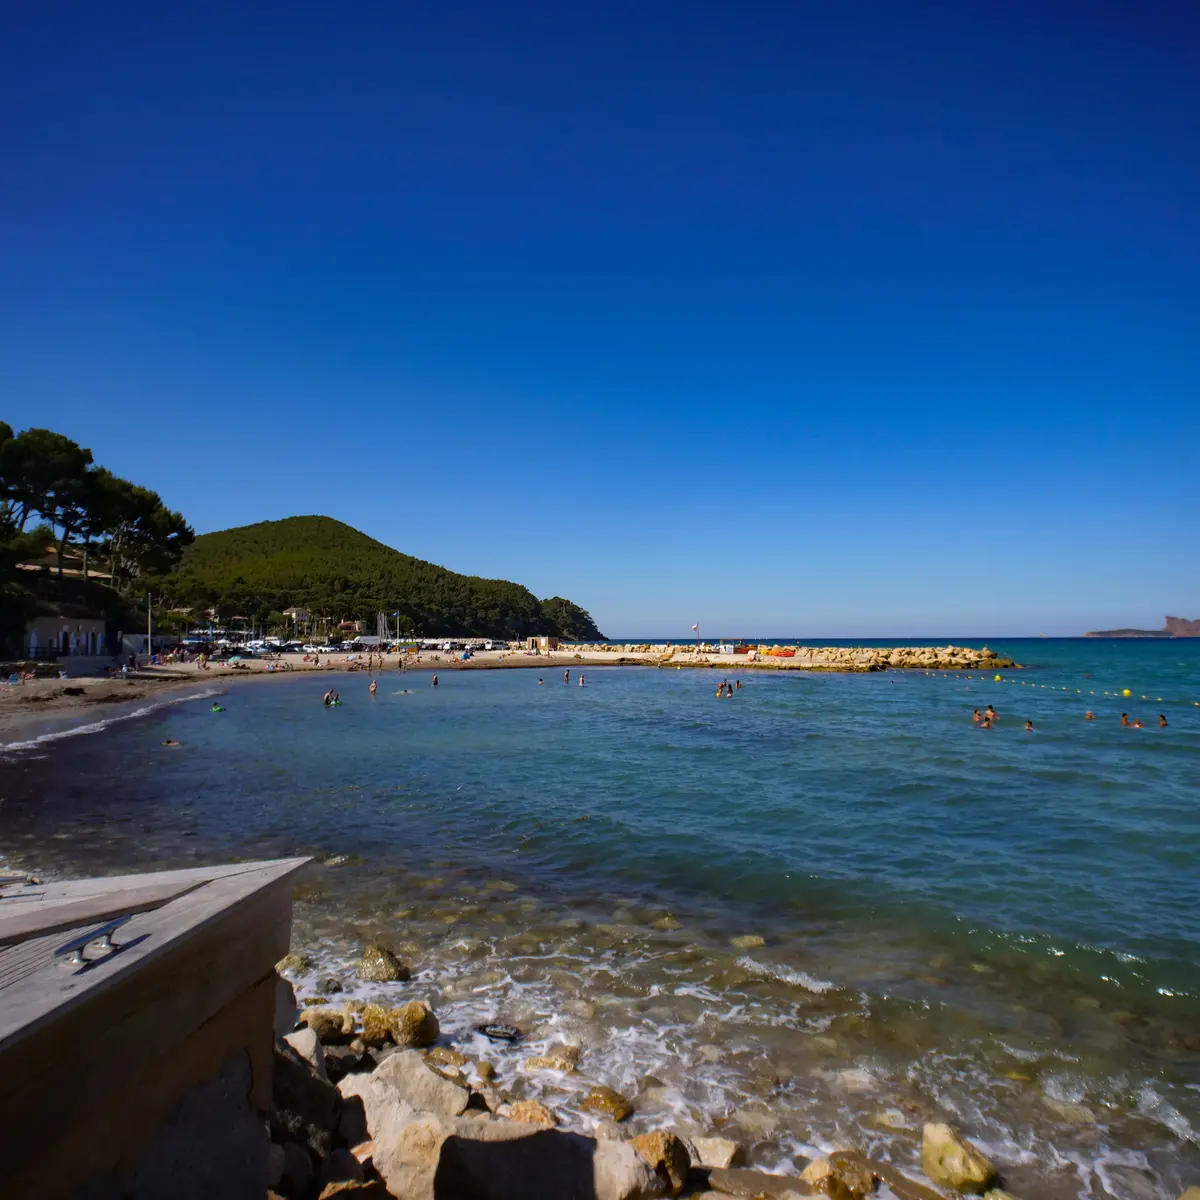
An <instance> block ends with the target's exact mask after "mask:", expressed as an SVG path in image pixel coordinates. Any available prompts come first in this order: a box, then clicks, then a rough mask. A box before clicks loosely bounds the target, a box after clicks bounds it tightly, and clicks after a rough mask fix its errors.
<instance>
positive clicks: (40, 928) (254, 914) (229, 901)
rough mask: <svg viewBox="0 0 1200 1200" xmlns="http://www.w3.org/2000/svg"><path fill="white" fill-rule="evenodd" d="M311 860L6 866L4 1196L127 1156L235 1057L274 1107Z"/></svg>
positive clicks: (106, 1168) (119, 1165) (0, 956)
mask: <svg viewBox="0 0 1200 1200" xmlns="http://www.w3.org/2000/svg"><path fill="white" fill-rule="evenodd" d="M307 861H308V860H307V859H303V858H293V859H280V860H275V861H269V862H252V863H239V864H234V865H228V866H220V867H201V868H196V869H191V870H185V871H167V872H159V873H155V874H151V875H126V876H117V877H110V878H104V879H87V880H78V881H72V882H68V883H49V884H37V885H30V884H27V883H24V882H21V881H16V882H8V883H4V882H2V881H0V1078H3V1079H4V1080H5V1086H4V1088H2V1089H0V1195H3V1196H8V1195H12V1196H18V1195H31V1196H32V1195H37V1196H39V1197H46V1198H48V1200H49V1198H51V1197H56V1196H63V1197H67V1196H71V1195H72V1194H73V1193H74V1191H75V1190H76V1189H77V1188H78V1187H79V1186H80V1185H81V1184H83V1183H85V1182H88V1181H91V1180H94V1179H96V1178H97V1177H100V1178H104V1177H108V1176H112V1177H114V1178H116V1177H120V1176H122V1175H123V1174H125V1173H128V1172H129V1171H131V1170H133V1168H134V1166H135V1165H136V1163H137V1161H138V1157H139V1155H140V1153H141V1152H142V1150H143V1149H144V1148H145V1147H146V1146H147V1145H148V1144H149V1143H150V1142H151V1140H152V1139H153V1136H154V1133H155V1130H156V1129H157V1127H158V1126H159V1124H160V1123H161V1122H162V1121H163V1120H164V1118H165V1117H167V1116H168V1114H169V1113H170V1112H171V1111H172V1109H173V1108H174V1107H175V1106H176V1104H177V1103H178V1102H179V1101H180V1098H181V1097H183V1096H184V1095H185V1094H186V1093H187V1092H188V1091H189V1089H192V1088H194V1087H196V1086H197V1085H198V1084H202V1083H204V1082H205V1081H206V1080H209V1079H211V1078H212V1077H213V1076H215V1075H216V1073H217V1072H218V1071H219V1070H220V1069H221V1067H222V1065H223V1064H225V1063H227V1062H229V1061H230V1059H231V1056H234V1057H236V1056H238V1055H239V1054H240V1055H242V1058H243V1059H245V1058H246V1057H248V1059H249V1062H250V1065H251V1076H252V1080H253V1083H252V1088H251V1093H252V1094H251V1096H250V1102H251V1105H252V1107H253V1108H254V1109H255V1110H256V1111H257V1112H259V1113H262V1112H265V1111H266V1110H267V1108H268V1107H269V1103H270V1064H271V1054H272V1041H273V1039H272V1032H271V1025H272V1014H273V1006H274V986H275V980H274V964H275V963H276V962H277V961H278V960H279V959H280V958H281V957H282V956H283V955H284V954H286V953H287V949H288V941H289V936H290V928H291V894H292V889H293V886H294V884H295V876H296V873H297V872H298V871H299V870H300V868H301V867H303V866H304V864H305V863H306V862H307ZM104 934H107V935H108V941H107V942H105V941H102V940H99V939H100V938H101V935H104ZM48 1172H49V1174H48ZM235 1192H236V1189H234V1190H233V1191H231V1192H230V1193H229V1194H231V1195H232V1194H235Z"/></svg>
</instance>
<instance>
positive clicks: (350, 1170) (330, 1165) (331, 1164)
mask: <svg viewBox="0 0 1200 1200" xmlns="http://www.w3.org/2000/svg"><path fill="white" fill-rule="evenodd" d="M363 1178H364V1175H363V1169H362V1163H360V1162H359V1161H358V1159H357V1158H355V1157H354V1155H353V1154H351V1153H350V1151H349V1150H344V1149H338V1150H330V1152H329V1153H328V1154H327V1155H326V1156H325V1161H324V1162H323V1163H322V1164H321V1182H322V1183H344V1182H347V1181H352V1182H355V1183H361V1182H362V1181H363Z"/></svg>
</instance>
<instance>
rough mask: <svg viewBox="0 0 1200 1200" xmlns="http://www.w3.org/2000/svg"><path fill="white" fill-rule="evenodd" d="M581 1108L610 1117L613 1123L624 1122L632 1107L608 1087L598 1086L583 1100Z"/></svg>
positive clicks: (619, 1094) (618, 1093)
mask: <svg viewBox="0 0 1200 1200" xmlns="http://www.w3.org/2000/svg"><path fill="white" fill-rule="evenodd" d="M582 1107H584V1108H586V1109H587V1110H588V1112H594V1113H599V1114H600V1115H601V1116H605V1117H611V1118H612V1119H613V1120H614V1121H624V1120H625V1118H626V1117H628V1116H629V1115H630V1114H631V1113H632V1112H633V1105H632V1104H631V1103H630V1102H629V1101H628V1100H627V1099H626V1098H625V1097H624V1096H622V1095H621V1093H620V1092H616V1091H613V1089H612V1088H610V1087H605V1086H604V1084H600V1086H599V1087H594V1088H592V1090H591V1091H590V1092H588V1094H587V1095H586V1096H585V1097H584V1099H583V1105H582Z"/></svg>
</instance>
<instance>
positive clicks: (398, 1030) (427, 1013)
mask: <svg viewBox="0 0 1200 1200" xmlns="http://www.w3.org/2000/svg"><path fill="white" fill-rule="evenodd" d="M389 1015H390V1017H391V1020H390V1025H391V1031H392V1041H394V1042H395V1043H396V1045H397V1046H417V1047H420V1046H432V1045H433V1043H434V1042H436V1041H437V1037H438V1034H439V1033H440V1032H441V1026H440V1025H439V1024H438V1019H437V1017H435V1016H434V1015H433V1009H432V1008H430V1007H429V1005H428V1004H426V1003H425V1001H424V1000H410V1001H409V1002H408V1003H407V1004H405V1005H404V1006H403V1007H402V1008H394V1009H392V1011H391V1013H390V1014H389Z"/></svg>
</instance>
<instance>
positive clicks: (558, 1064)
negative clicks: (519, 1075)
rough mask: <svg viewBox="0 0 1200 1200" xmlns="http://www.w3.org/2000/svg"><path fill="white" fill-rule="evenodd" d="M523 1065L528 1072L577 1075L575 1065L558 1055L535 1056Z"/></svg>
mask: <svg viewBox="0 0 1200 1200" xmlns="http://www.w3.org/2000/svg"><path fill="white" fill-rule="evenodd" d="M521 1065H522V1067H523V1068H524V1069H525V1070H526V1071H561V1072H562V1073H563V1074H564V1075H573V1074H574V1073H575V1064H574V1063H573V1062H571V1061H569V1060H568V1059H565V1058H559V1057H558V1056H557V1055H550V1054H535V1055H533V1057H531V1058H527V1059H526V1060H525V1061H524V1063H522V1064H521Z"/></svg>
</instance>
